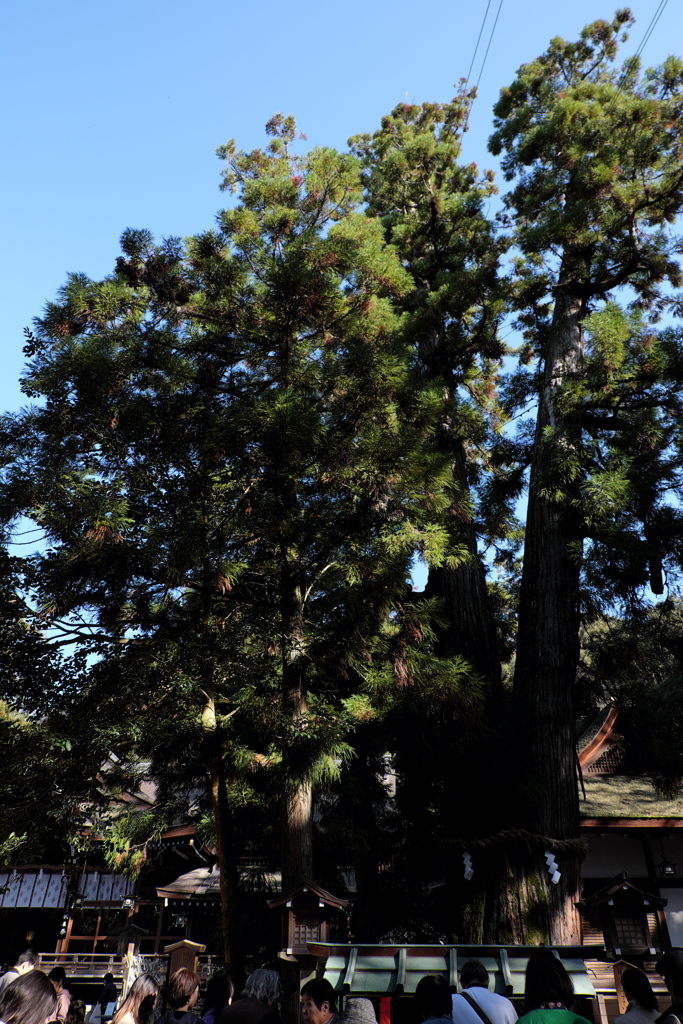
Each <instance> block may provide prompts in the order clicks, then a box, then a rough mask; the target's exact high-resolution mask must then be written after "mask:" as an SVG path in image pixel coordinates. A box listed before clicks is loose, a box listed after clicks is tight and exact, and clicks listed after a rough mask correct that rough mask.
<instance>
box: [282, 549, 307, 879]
mask: <svg viewBox="0 0 683 1024" xmlns="http://www.w3.org/2000/svg"><path fill="white" fill-rule="evenodd" d="M282 582H283V586H282V604H283V607H282V621H283V627H284V634H285V637H284V642H283V650H282V683H283V711H284V730H285V741H284V746H283V752H282V755H283V757H282V759H283V769H284V772H283V794H282V811H283V821H282V889H283V892H287V891H288V890H289V889H292V888H294V887H296V886H298V885H301V884H302V883H303V882H304V881H306V879H312V877H313V836H312V822H313V787H312V784H311V775H310V765H309V763H308V759H307V750H306V748H307V746H308V743H307V739H306V735H305V732H306V725H307V714H308V705H307V703H306V691H305V666H304V602H303V590H302V587H301V584H300V581H299V580H298V579H297V577H296V573H295V572H292V571H291V570H290V568H289V566H288V564H287V563H285V567H284V568H283V572H282Z"/></svg>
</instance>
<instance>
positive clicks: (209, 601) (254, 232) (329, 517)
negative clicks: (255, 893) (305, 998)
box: [0, 115, 461, 959]
mask: <svg viewBox="0 0 683 1024" xmlns="http://www.w3.org/2000/svg"><path fill="white" fill-rule="evenodd" d="M267 131H268V134H269V135H270V137H271V141H270V143H269V145H268V147H267V148H266V149H265V150H256V151H254V152H252V153H248V154H247V153H241V152H238V151H237V150H236V149H235V146H234V144H233V143H229V144H228V145H227V146H225V147H223V148H222V149H221V150H220V151H219V153H220V155H221V156H222V157H223V158H224V159H225V160H226V162H227V169H226V171H225V178H224V187H226V188H228V189H231V190H237V191H238V192H239V202H238V203H237V205H235V206H234V207H233V208H230V209H227V210H225V211H224V212H223V213H222V214H221V215H220V216H219V219H218V227H217V229H216V230H214V231H210V232H207V233H205V234H203V235H200V236H197V237H195V238H192V239H189V240H188V241H187V242H186V243H185V245H183V244H181V243H180V242H179V241H178V240H174V239H170V240H167V241H165V242H164V243H163V244H161V245H155V244H153V241H152V239H151V237H150V236H149V234H148V233H147V232H144V231H126V232H125V233H124V235H123V237H122V248H123V255H122V256H121V257H120V259H119V260H118V263H117V272H116V274H115V275H114V276H112V277H109V278H107V279H105V280H104V281H102V282H93V281H91V280H89V279H88V278H87V277H85V276H83V275H73V276H71V278H70V279H69V281H68V283H67V284H66V286H65V287H64V288H63V289H62V291H61V293H60V296H59V301H58V302H56V303H51V304H49V305H48V306H47V307H46V311H45V314H44V316H43V317H42V318H40V319H39V320H38V321H37V322H36V330H35V334H34V335H31V337H30V338H29V342H28V345H27V354H28V355H29V357H30V358H31V362H30V364H29V369H28V370H27V372H26V374H25V376H24V384H23V386H24V390H25V392H26V393H27V394H28V395H29V396H42V397H43V403H42V405H40V406H38V407H35V408H33V409H31V410H29V411H28V412H25V413H22V414H20V415H18V416H14V417H11V416H10V417H5V419H4V421H3V424H2V426H3V441H4V449H5V453H6V458H5V470H4V474H3V485H2V494H1V498H0V500H1V504H2V509H1V512H2V518H3V520H4V521H6V522H7V521H11V520H12V519H15V520H16V517H17V516H19V515H23V516H26V517H27V518H29V519H30V520H33V521H34V522H35V523H37V524H38V525H39V526H40V527H41V528H42V530H43V532H44V535H45V547H44V548H43V549H42V550H40V551H39V552H38V553H36V554H35V555H33V556H32V558H31V563H32V569H33V575H32V580H31V582H32V587H33V594H34V596H35V600H36V603H37V606H38V608H39V609H40V615H41V616H42V617H43V620H44V621H46V622H48V623H49V626H50V628H51V630H52V633H53V636H54V637H56V638H61V639H57V642H61V643H64V644H71V643H75V644H76V645H78V646H79V648H80V649H92V650H93V651H98V652H100V653H101V654H103V655H106V656H107V659H109V661H110V662H111V666H110V667H111V668H113V669H114V670H115V668H116V665H115V661H114V660H113V659H112V658H111V654H112V651H115V650H116V649H119V650H120V649H127V650H131V651H133V650H137V651H138V654H140V652H142V653H144V652H145V651H148V650H149V651H151V655H150V657H151V658H152V659H154V657H155V655H154V651H155V647H156V649H157V650H158V651H159V652H162V654H163V657H160V658H159V659H157V660H158V661H159V660H160V661H162V662H163V660H164V657H168V655H167V652H168V651H169V650H170V649H172V651H173V654H172V658H171V661H172V667H171V669H170V670H169V672H168V673H167V674H166V675H163V674H162V679H163V685H164V686H172V685H174V682H178V681H179V682H180V683H181V684H182V687H183V690H182V692H183V694H184V697H185V699H186V701H187V703H188V706H189V707H191V708H193V709H194V712H193V713H194V716H195V718H196V720H197V721H199V722H201V723H202V726H203V734H204V737H205V740H204V756H205V758H206V765H207V772H208V775H209V778H208V779H207V781H208V783H209V785H210V789H211V792H212V795H213V812H214V816H215V822H216V841H217V848H218V854H219V860H220V865H221V896H222V906H223V928H224V937H225V944H226V957H227V958H228V959H230V958H233V959H234V958H235V957H236V955H237V952H236V938H235V935H234V933H233V931H232V923H233V922H234V921H235V920H236V919H237V916H238V915H237V902H238V892H237V872H236V867H235V850H234V841H233V840H234V836H233V829H232V823H231V808H230V803H229V800H228V798H227V790H226V778H225V772H226V759H227V763H228V764H229V763H230V757H229V755H226V744H228V743H229V737H230V730H231V729H235V728H238V727H239V719H240V715H241V713H242V707H241V698H240V696H239V693H240V686H241V685H242V684H243V683H249V684H250V685H251V686H252V688H253V689H254V691H255V692H256V693H257V694H258V695H259V699H260V700H261V707H264V706H266V705H267V706H268V707H269V714H264V716H263V733H264V735H263V747H264V748H269V753H270V754H271V755H272V756H273V758H275V759H276V760H278V761H279V763H280V765H281V790H282V794H283V797H282V799H283V812H282V821H283V833H282V868H283V885H284V887H285V888H288V887H289V886H292V885H294V884H297V883H300V882H302V881H303V880H304V879H305V878H307V877H311V876H312V875H313V864H312V847H311V817H312V783H313V781H314V778H315V775H316V772H318V773H319V772H320V771H324V770H325V768H327V770H328V771H334V762H333V760H332V756H331V755H332V754H334V753H335V750H337V749H339V743H340V742H341V738H342V736H343V732H344V729H345V728H348V724H349V722H350V721H352V720H354V717H355V718H358V717H359V716H360V717H362V716H363V715H364V714H365V709H364V705H363V700H362V699H361V701H360V705H361V710H360V711H359V710H358V708H357V707H356V705H355V704H354V699H355V696H356V694H355V689H356V687H357V685H358V681H359V680H360V683H361V684H363V683H364V680H365V679H366V678H367V676H368V673H369V672H371V671H372V668H373V665H379V669H378V671H379V672H380V674H382V673H386V672H388V673H389V674H390V675H392V674H393V675H394V676H397V677H398V678H399V679H400V678H401V674H402V673H405V671H406V668H405V645H400V644H399V645H398V653H397V647H396V644H395V643H394V637H395V633H396V630H397V629H399V628H400V626H397V625H395V624H392V620H391V619H390V618H388V616H389V615H390V613H391V611H392V608H394V607H395V605H396V603H397V601H398V599H399V598H400V597H402V596H403V595H404V592H405V580H406V577H407V575H408V569H409V562H410V557H411V554H412V552H413V551H414V550H415V548H418V549H420V550H422V551H423V553H425V554H426V555H427V556H428V557H429V558H431V559H432V560H433V561H435V562H436V563H439V562H440V561H443V560H444V559H448V558H451V559H453V558H455V557H456V556H455V554H454V552H453V551H452V550H451V548H452V545H451V542H450V538H449V537H448V535H447V532H446V531H444V530H442V529H440V528H439V527H438V526H437V525H435V523H437V522H438V519H439V517H440V515H441V513H442V503H443V502H444V501H447V498H444V497H443V489H444V483H445V481H447V479H448V465H447V463H446V462H445V460H444V459H443V458H442V456H441V454H440V453H439V452H438V451H436V450H433V451H431V452H430V451H425V450H424V448H423V438H424V436H425V434H427V433H429V429H430V424H431V422H432V420H433V417H434V415H435V412H436V411H438V406H439V402H440V395H439V391H438V389H436V388H434V387H431V386H430V385H429V382H427V383H426V382H425V381H424V380H421V379H420V378H419V376H418V375H415V374H413V373H411V370H410V360H409V358H408V355H407V342H406V340H405V338H404V337H403V336H402V334H401V331H400V327H401V321H400V315H399V314H398V313H397V311H396V309H395V308H394V304H393V303H394V300H396V299H397V298H398V297H399V296H400V295H401V293H402V292H403V291H405V290H406V289H409V288H410V287H411V279H410V277H409V275H408V274H407V273H406V272H405V270H404V269H403V268H402V267H401V264H400V262H399V260H398V258H397V256H396V254H395V252H394V251H393V249H392V248H391V247H390V246H387V245H386V243H385V241H384V239H383V236H382V231H381V228H380V226H379V224H378V223H375V222H373V221H372V220H370V219H368V218H367V217H365V216H364V214H363V213H361V212H359V210H358V207H359V203H360V201H361V199H362V188H361V181H360V166H359V163H358V161H357V160H356V158H355V157H353V156H352V155H340V154H339V153H337V152H335V151H332V150H328V149H314V150H312V151H311V152H310V153H309V154H308V155H307V156H306V157H303V158H299V157H296V156H295V155H293V154H292V153H291V147H292V144H293V142H294V140H295V137H296V132H295V126H294V123H293V121H292V119H291V118H284V117H282V116H281V115H278V116H277V117H275V118H273V120H272V121H271V122H269V125H268V126H267ZM425 524H427V525H425ZM392 645H393V646H392ZM138 665H139V672H140V675H141V677H143V676H144V672H145V664H144V658H142V657H139V660H138ZM155 666H156V663H155ZM344 666H347V669H346V670H345V668H344ZM103 671H104V670H103ZM130 671H131V666H130V664H129V665H127V667H126V672H127V673H130ZM447 671H448V670H447ZM155 672H158V668H157V667H155ZM460 674H461V673H460ZM442 675H443V672H442ZM457 676H458V673H457V672H456V673H454V679H455V680H456V682H457V678H456V677H457ZM141 689H144V687H141ZM130 697H131V695H130V692H129V691H128V690H127V691H126V698H125V699H126V700H127V701H128V700H130ZM173 703H174V702H173V701H169V704H170V706H171V708H172V707H173ZM147 706H149V707H152V708H154V709H155V710H156V712H157V713H158V711H159V709H160V707H163V702H159V701H151V702H148V701H146V700H141V706H140V714H141V716H144V710H145V708H146V707H147ZM129 710H130V709H129V708H127V709H126V713H127V714H129ZM249 714H251V712H248V711H247V709H245V710H244V717H245V718H247V717H249ZM252 717H253V716H252ZM228 722H229V723H230V724H229V726H228V724H227V723H228ZM166 724H167V728H168V731H169V735H171V736H172V735H173V728H174V722H173V719H172V717H171V718H169V719H167V722H166ZM142 728H144V721H143V723H142Z"/></svg>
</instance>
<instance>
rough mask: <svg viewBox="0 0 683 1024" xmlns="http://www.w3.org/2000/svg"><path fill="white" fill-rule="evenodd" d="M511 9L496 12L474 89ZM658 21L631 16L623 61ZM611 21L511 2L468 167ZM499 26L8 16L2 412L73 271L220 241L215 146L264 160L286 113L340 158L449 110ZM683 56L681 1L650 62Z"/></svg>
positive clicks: (137, 15)
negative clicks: (134, 245) (386, 119)
mask: <svg viewBox="0 0 683 1024" xmlns="http://www.w3.org/2000/svg"><path fill="white" fill-rule="evenodd" d="M498 5H499V0H491V4H490V8H489V13H488V18H487V20H486V22H485V23H484V31H483V34H482V42H481V44H480V48H479V52H478V55H477V59H476V61H475V64H474V70H473V73H472V77H471V82H476V80H477V78H478V76H479V73H480V68H481V63H482V58H483V56H484V51H485V49H486V46H487V44H488V41H489V36H490V32H491V29H492V27H493V22H494V18H495V14H496V11H497V10H498ZM659 5H660V0H636V3H635V4H633V5H632V10H633V12H634V14H635V15H636V18H637V21H636V25H635V26H634V28H633V30H632V33H631V39H630V42H629V44H628V46H627V51H626V52H632V51H634V50H635V49H636V48H637V47H638V46H639V45H640V43H641V42H642V40H643V38H644V36H645V33H646V31H647V29H648V27H649V25H650V22H651V19H652V17H653V15H654V14H655V12H656V11H657V9H658V8H659ZM615 7H616V4H613V3H610V2H604V0H603V2H600V3H598V2H596V0H590V2H586V0H574V2H573V3H570V4H557V5H555V4H550V3H548V2H547V0H546V2H541V0H503V4H502V7H501V8H500V15H499V19H498V23H497V26H496V30H495V33H494V35H493V39H492V42H491V46H490V50H489V53H488V58H487V60H486V64H485V66H484V68H483V74H482V77H481V85H480V90H479V93H480V94H479V98H478V100H477V101H476V104H475V106H474V109H473V112H472V119H471V131H470V133H469V134H468V136H467V137H466V140H465V147H464V152H463V159H464V160H466V161H468V162H469V161H472V160H474V161H476V162H477V163H479V164H480V165H481V166H486V167H490V166H495V162H494V161H493V159H492V158H491V157H490V156H489V155H488V154H487V152H486V140H487V138H488V135H489V133H490V130H491V107H492V105H493V103H494V101H495V99H496V97H497V95H498V92H499V90H500V88H501V87H503V86H505V85H507V84H509V83H510V81H511V80H512V78H513V77H514V73H515V70H516V68H517V67H518V66H519V64H521V63H523V62H524V61H527V60H530V59H532V58H533V57H535V56H537V55H538V54H539V53H541V52H542V51H543V50H544V49H545V47H546V46H547V43H548V41H549V39H550V38H551V37H552V36H554V35H561V36H564V37H565V38H572V39H573V38H576V37H577V35H578V33H579V31H580V29H581V27H582V26H583V25H584V24H586V23H587V22H589V21H592V20H594V19H595V18H599V17H603V18H609V17H611V16H612V14H613V11H614V9H615ZM485 11H486V0H468V2H467V3H465V2H463V0H450V2H445V0H431V2H429V3H427V4H425V5H419V4H416V3H414V2H413V3H408V2H406V0H391V2H389V0H364V2H360V0H347V2H345V3H344V4H336V5H333V4H330V3H328V4H321V3H314V2H313V0H299V2H298V3H296V4H288V3H285V2H282V0H281V2H279V3H276V2H271V0H252V3H251V4H244V3H243V4H237V3H235V2H227V0H194V3H192V4H189V3H181V2H179V0H135V2H133V0H119V2H118V3H116V4H113V3H107V2H102V0H100V2H94V3H93V2H90V3H87V4H86V3H85V2H83V0H65V2H63V3H61V4H58V3H55V2H54V0H23V2H20V0H9V3H8V4H7V5H6V6H5V14H4V19H3V28H4V32H3V40H2V43H0V46H1V47H2V51H3V52H2V60H1V61H0V67H1V68H2V71H1V74H2V76H3V78H4V83H3V84H4V89H3V95H4V97H5V104H4V113H3V118H2V135H3V143H4V147H3V148H4V152H5V158H4V160H3V162H2V167H1V169H0V185H1V195H2V230H3V238H4V245H3V249H2V257H1V258H2V266H1V267H0V281H2V291H3V294H2V304H1V307H0V308H1V309H2V320H1V332H2V333H1V335H0V354H1V357H2V363H1V370H0V411H2V410H11V409H17V408H19V407H20V406H21V405H23V404H25V399H24V398H23V396H22V395H21V393H20V390H19V385H18V376H19V373H20V371H21V367H22V364H23V355H22V351H21V350H22V345H23V336H22V332H23V328H24V326H26V325H28V324H30V322H31V320H32V318H33V317H34V316H36V315H37V314H39V313H40V310H41V308H42V306H43V303H44V302H45V301H46V300H48V299H51V298H53V297H54V295H55V293H56V291H57V289H58V287H59V286H60V284H62V283H63V281H64V279H65V276H66V274H67V272H70V271H83V272H85V273H87V274H89V275H90V276H91V277H94V278H99V277H102V276H104V275H105V274H107V273H109V272H110V271H111V270H112V269H113V266H114V261H115V259H116V256H117V255H118V251H119V249H118V238H119V235H120V233H121V231H122V230H123V229H124V228H126V227H140V228H142V227H144V228H149V229H150V230H152V231H153V232H154V233H155V234H156V235H157V236H161V235H186V234H191V233H194V232H196V231H200V230H203V229H205V228H206V227H208V226H210V225H211V223H212V222H213V217H214V215H215V213H216V211H217V210H218V209H219V208H220V207H221V205H222V203H223V201H224V197H223V196H222V195H221V193H220V192H219V191H218V183H219V174H220V164H219V162H218V160H217V158H216V156H215V152H214V151H215V148H216V146H218V145H219V144H221V143H222V142H224V141H226V140H227V139H228V138H229V137H234V138H235V139H236V140H237V142H238V145H239V146H240V147H241V148H245V149H249V148H252V147H254V146H256V145H260V144H261V143H262V142H263V138H264V134H263V126H264V124H265V122H266V120H267V119H268V118H269V117H270V116H271V115H272V114H273V113H275V112H276V111H278V110H282V111H284V112H285V113H293V114H295V115H296V116H297V118H298V121H299V127H300V129H301V130H302V131H304V132H306V134H307V136H308V142H309V144H311V145H330V146H336V147H339V148H343V147H344V146H345V145H346V140H347V139H348V137H349V136H350V135H352V134H355V133H357V132H362V131H373V130H374V129H375V128H376V127H377V126H378V124H379V120H380V118H381V117H382V115H383V114H384V113H386V112H388V111H389V110H390V109H391V108H392V107H393V106H394V105H395V104H396V103H399V102H403V101H406V100H408V101H410V102H422V101H424V100H434V101H439V100H447V99H449V98H450V97H451V96H452V95H453V83H454V82H456V81H457V80H458V79H459V78H461V77H464V76H465V75H466V74H467V72H468V69H469V67H470V63H471V61H472V58H473V54H474V49H475V44H476V42H477V36H478V35H479V32H480V29H481V27H482V23H483V19H484V13H485ZM676 50H679V51H680V50H683V5H681V4H680V0H670V2H669V3H668V4H667V6H666V7H665V9H664V11H663V13H662V15H661V17H660V20H659V22H658V24H657V26H656V27H655V29H654V31H653V33H652V36H651V38H650V40H649V42H648V44H647V46H646V48H645V50H644V53H643V60H644V63H645V64H646V65H650V64H654V63H658V62H659V61H660V60H661V59H662V58H663V57H664V56H666V55H667V53H669V52H671V51H674V52H676Z"/></svg>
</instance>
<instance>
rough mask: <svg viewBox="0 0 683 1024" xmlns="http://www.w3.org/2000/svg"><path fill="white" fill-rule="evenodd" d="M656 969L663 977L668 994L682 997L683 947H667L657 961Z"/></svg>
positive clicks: (678, 997) (674, 997) (673, 996)
mask: <svg viewBox="0 0 683 1024" xmlns="http://www.w3.org/2000/svg"><path fill="white" fill-rule="evenodd" d="M657 971H658V972H659V974H661V976H662V977H663V978H664V984H665V985H666V987H667V988H668V990H669V995H670V996H671V997H672V998H673V999H683V949H681V947H680V946H673V947H672V948H671V949H668V950H667V951H666V953H665V954H664V956H663V957H662V959H661V960H658V961H657Z"/></svg>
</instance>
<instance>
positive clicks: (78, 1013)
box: [66, 999, 85, 1024]
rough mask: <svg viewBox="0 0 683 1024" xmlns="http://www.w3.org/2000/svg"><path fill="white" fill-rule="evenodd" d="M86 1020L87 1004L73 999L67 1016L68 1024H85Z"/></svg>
mask: <svg viewBox="0 0 683 1024" xmlns="http://www.w3.org/2000/svg"><path fill="white" fill-rule="evenodd" d="M84 1020H85V1003H84V1002H83V1000H82V999H72V1000H71V1002H70V1003H69V1011H68V1013H67V1015H66V1024H83V1021H84Z"/></svg>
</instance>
